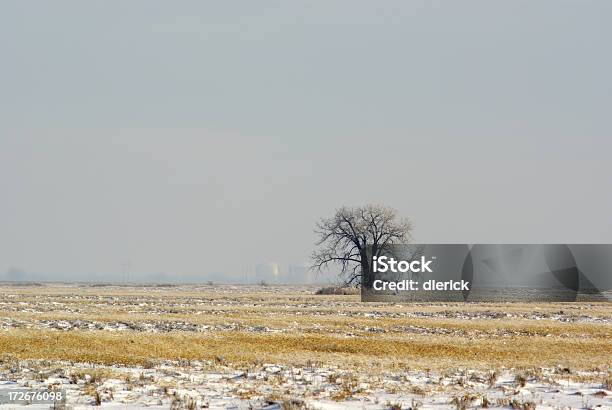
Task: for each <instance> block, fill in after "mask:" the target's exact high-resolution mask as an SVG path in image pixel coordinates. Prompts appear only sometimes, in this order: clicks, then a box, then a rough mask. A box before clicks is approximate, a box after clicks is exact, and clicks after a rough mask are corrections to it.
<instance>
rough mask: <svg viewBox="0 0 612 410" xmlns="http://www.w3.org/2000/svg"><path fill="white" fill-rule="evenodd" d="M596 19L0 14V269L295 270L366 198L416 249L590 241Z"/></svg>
mask: <svg viewBox="0 0 612 410" xmlns="http://www.w3.org/2000/svg"><path fill="white" fill-rule="evenodd" d="M610 21H612V2H610V1H608V0H601V1H562V0H549V1H537V2H534V1H489V0H483V1H461V2H457V1H450V0H449V1H430V0H427V1H425V0H423V1H410V2H407V1H396V2H395V1H385V2H376V1H367V2H366V1H355V0H350V1H308V2H286V1H278V2H272V1H262V2H254V1H242V2H240V1H236V2H202V1H193V2H186V1H151V0H146V1H144V0H143V1H106V0H105V1H97V2H95V1H92V2H82V1H54V2H35V3H33V2H23V1H4V2H2V4H1V5H0V58H1V60H0V62H1V63H0V192H2V195H1V197H0V277H1V276H2V274H3V272H5V271H6V270H7V269H10V268H11V267H17V268H19V269H23V270H25V271H27V272H33V273H37V274H40V275H42V274H45V275H48V276H47V277H49V278H57V279H70V278H72V279H76V278H80V279H82V280H86V279H88V278H96V279H97V278H103V279H107V280H111V279H114V278H118V277H119V272H120V270H121V267H120V266H121V264H122V263H124V262H125V261H130V263H131V268H130V269H131V270H132V271H133V273H134V274H135V275H145V274H155V273H166V274H171V275H174V274H175V275H177V276H176V277H177V278H182V277H186V278H200V277H201V278H204V277H205V275H208V274H217V275H218V274H227V275H232V274H235V273H237V272H240V271H242V270H244V269H245V267H247V266H253V265H255V264H256V263H258V262H263V261H269V260H276V261H278V262H280V263H282V264H289V263H300V262H302V261H307V258H308V255H309V254H310V252H311V251H312V247H313V241H314V240H315V237H314V235H313V233H312V228H313V225H314V223H315V221H316V220H317V219H318V218H319V217H321V216H327V215H330V214H331V213H332V212H333V211H334V209H335V208H337V207H339V206H342V205H359V204H365V203H382V204H386V205H390V206H393V207H395V208H397V209H398V210H399V211H400V212H401V213H402V214H403V215H406V216H409V217H411V218H412V220H413V221H414V224H415V227H416V229H415V232H414V236H415V239H416V240H417V241H418V242H421V243H428V242H429V243H442V242H460V243H463V242H469V243H478V242H500V243H513V242H545V243H547V242H555V243H556V242H561V243H580V242H589V243H590V242H612V219H611V217H610V210H611V209H612V190H611V189H610V188H611V185H612V184H611V182H612V181H611V179H612V161H610V153H611V152H612V124H611V121H612V113H611V111H612V76H611V75H610V73H612V53H610V40H611V39H612V25H611V24H610ZM181 275H182V276H181ZM228 277H229V276H228Z"/></svg>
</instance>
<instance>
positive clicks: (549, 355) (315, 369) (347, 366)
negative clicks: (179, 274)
mask: <svg viewBox="0 0 612 410" xmlns="http://www.w3.org/2000/svg"><path fill="white" fill-rule="evenodd" d="M314 290H315V289H314V288H312V287H283V286H268V287H259V286H242V287H241V286H198V287H195V286H181V287H159V288H156V287H146V288H145V287H138V286H132V287H125V286H122V287H117V286H107V287H101V286H95V287H92V286H84V285H82V286H67V285H53V286H41V287H15V286H10V287H9V286H7V287H5V288H2V287H0V291H1V292H0V395H1V394H2V393H1V391H3V390H4V391H6V390H8V389H15V388H18V387H19V388H28V389H32V390H40V389H50V388H53V389H63V390H64V391H65V392H66V395H67V401H66V403H65V406H66V407H68V408H90V407H97V406H101V407H105V408H117V409H120V408H121V409H123V408H164V409H167V408H174V409H180V408H185V409H196V408H197V409H199V408H236V409H264V408H267V409H280V408H312V409H340V408H353V409H364V408H365V409H369V408H373V409H381V408H394V409H397V408H405V409H407V408H413V409H416V408H448V409H464V408H484V407H489V408H514V409H524V410H527V409H534V408H542V409H543V408H554V409H561V408H591V409H595V408H612V391H610V390H611V388H612V387H611V385H612V372H611V354H610V353H611V352H612V341H611V340H612V315H611V312H612V308H611V307H610V304H606V303H603V304H601V303H594V304H589V303H575V304H452V303H451V304H445V303H436V304H405V305H391V304H384V303H379V304H376V303H368V304H364V303H361V302H359V300H358V297H357V296H345V295H342V296H315V295H313V293H314ZM9 407H10V406H8V405H0V408H9ZM28 408H30V409H35V408H49V406H48V405H30V406H28Z"/></svg>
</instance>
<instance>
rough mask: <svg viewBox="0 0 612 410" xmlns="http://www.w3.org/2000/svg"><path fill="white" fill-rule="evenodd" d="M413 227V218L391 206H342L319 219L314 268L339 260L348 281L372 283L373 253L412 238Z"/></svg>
mask: <svg viewBox="0 0 612 410" xmlns="http://www.w3.org/2000/svg"><path fill="white" fill-rule="evenodd" d="M411 230H412V224H411V222H410V221H409V220H408V219H406V218H400V217H398V215H397V212H396V211H395V209H392V208H389V207H385V206H379V205H366V206H363V207H358V208H347V207H343V208H340V209H338V210H337V211H336V213H335V215H334V216H332V217H331V218H327V219H326V218H322V219H321V220H320V221H319V222H318V223H317V226H316V228H315V233H317V234H318V235H319V240H318V241H317V243H316V245H317V246H318V247H319V248H318V249H317V250H316V251H315V252H314V253H313V254H312V260H313V268H314V269H316V270H321V269H323V268H325V267H327V266H329V265H330V264H338V265H339V266H340V267H341V276H342V277H343V279H344V281H345V284H346V285H351V284H354V285H359V284H361V285H364V286H370V285H371V283H370V282H371V280H372V275H371V272H372V257H373V256H380V255H381V254H382V253H384V252H385V251H386V250H387V249H388V247H389V246H390V245H393V244H399V243H407V242H409V240H410V231H411Z"/></svg>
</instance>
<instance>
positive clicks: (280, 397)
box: [0, 358, 612, 409]
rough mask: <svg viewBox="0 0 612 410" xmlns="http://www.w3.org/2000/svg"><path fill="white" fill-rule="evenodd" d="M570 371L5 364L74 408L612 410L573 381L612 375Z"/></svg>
mask: <svg viewBox="0 0 612 410" xmlns="http://www.w3.org/2000/svg"><path fill="white" fill-rule="evenodd" d="M568 371H570V370H568V369H562V368H553V369H538V370H536V371H531V372H518V371H516V370H512V369H502V370H501V371H500V373H499V374H497V373H495V372H483V371H473V370H462V371H447V372H432V371H430V372H424V371H404V372H398V373H382V374H378V375H375V376H372V375H370V374H368V373H367V372H354V371H350V372H347V371H343V370H342V369H341V368H339V367H337V366H334V367H288V366H283V365H278V364H261V365H259V366H253V367H252V368H249V369H242V370H241V369H235V368H231V367H226V366H221V365H218V364H217V363H213V362H200V361H192V362H188V363H187V362H185V363H179V362H171V361H165V362H160V363H159V364H157V365H155V366H153V367H152V368H142V367H120V366H100V365H92V364H86V363H69V362H53V363H49V362H47V361H17V360H7V359H6V358H5V361H4V363H3V369H2V372H1V373H0V379H1V380H2V382H0V389H14V388H16V387H26V388H29V389H33V390H38V389H49V388H56V389H63V390H64V391H65V392H66V395H67V402H66V405H67V406H68V407H71V408H86V407H91V406H96V405H101V406H102V407H117V408H124V407H126V406H127V407H129V408H136V407H147V408H155V407H159V408H169V407H173V408H226V409H227V408H240V409H249V408H256V409H264V408H269V409H273V408H284V407H290V406H293V407H295V408H300V407H306V408H320V409H326V408H355V409H362V408H391V407H392V406H401V407H402V408H415V407H418V408H428V407H436V408H449V409H455V408H467V407H491V408H496V407H500V408H501V407H504V408H522V409H528V408H568V407H571V408H611V407H612V396H611V395H612V391H609V390H607V389H608V387H609V386H604V385H603V383H602V382H576V381H572V380H573V379H576V378H577V379H580V378H584V379H585V380H586V379H590V380H598V379H599V380H605V377H606V374H605V373H600V374H594V373H593V372H577V373H575V374H571V373H568ZM194 406H195V407H194ZM0 407H1V406H0ZM6 407H7V406H3V408H6ZM34 407H43V408H44V407H48V406H42V405H39V406H32V408H34Z"/></svg>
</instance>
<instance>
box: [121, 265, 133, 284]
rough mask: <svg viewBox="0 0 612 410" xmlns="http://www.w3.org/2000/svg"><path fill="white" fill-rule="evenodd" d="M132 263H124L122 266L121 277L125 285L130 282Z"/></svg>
mask: <svg viewBox="0 0 612 410" xmlns="http://www.w3.org/2000/svg"><path fill="white" fill-rule="evenodd" d="M130 266H131V264H130V262H129V261H128V262H123V263H122V264H121V276H122V279H123V283H125V284H127V283H128V282H129V281H130Z"/></svg>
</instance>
